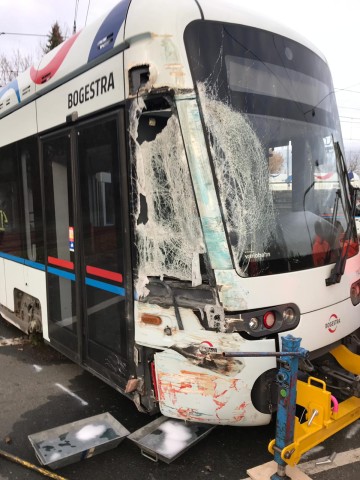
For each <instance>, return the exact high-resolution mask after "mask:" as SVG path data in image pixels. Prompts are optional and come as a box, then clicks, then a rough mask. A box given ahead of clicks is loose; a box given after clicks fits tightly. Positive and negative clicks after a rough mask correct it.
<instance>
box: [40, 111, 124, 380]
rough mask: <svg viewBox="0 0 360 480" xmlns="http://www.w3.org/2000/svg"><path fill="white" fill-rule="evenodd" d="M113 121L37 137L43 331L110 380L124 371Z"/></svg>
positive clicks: (117, 147)
mask: <svg viewBox="0 0 360 480" xmlns="http://www.w3.org/2000/svg"><path fill="white" fill-rule="evenodd" d="M120 120H121V118H120V117H109V118H102V119H101V120H100V121H97V122H92V123H86V124H83V125H79V126H76V127H73V128H69V129H66V130H64V131H63V132H61V133H57V134H55V135H51V136H47V137H44V138H43V139H42V154H43V166H44V192H45V221H46V229H45V230H46V257H47V264H46V270H47V288H48V292H47V293H48V323H49V325H48V327H49V337H50V340H51V342H52V343H53V344H54V346H55V347H57V348H58V349H59V350H60V351H62V352H63V353H64V354H66V355H68V356H69V357H70V358H72V359H73V360H75V361H77V362H78V363H80V364H83V365H84V366H88V367H90V368H91V369H92V370H93V371H95V372H96V373H98V374H99V375H100V376H102V377H103V378H104V379H105V380H108V381H109V383H112V384H115V385H121V384H123V383H124V379H125V378H128V358H127V339H128V325H127V321H126V318H128V316H127V315H126V309H127V301H126V299H127V285H126V284H125V278H126V276H125V274H124V273H125V270H124V269H125V267H126V265H125V255H124V245H125V244H126V239H125V237H124V218H125V217H124V214H123V212H122V211H121V206H122V205H124V203H125V205H126V200H125V195H124V192H122V189H121V178H122V173H121V172H120V165H121V158H120V156H121V155H120V151H121V143H122V140H121V139H119V132H121V131H122V129H121V128H119V121H120ZM122 160H123V159H122Z"/></svg>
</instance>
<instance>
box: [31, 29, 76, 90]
mask: <svg viewBox="0 0 360 480" xmlns="http://www.w3.org/2000/svg"><path fill="white" fill-rule="evenodd" d="M79 33H80V32H78V33H76V34H75V35H73V36H72V37H70V38H68V39H67V40H66V41H65V42H64V43H63V44H62V46H61V47H60V48H59V50H58V52H57V53H56V55H55V56H54V58H53V59H52V60H50V62H49V63H48V64H47V65H46V67H44V68H43V69H41V70H37V69H36V68H34V67H31V69H30V77H31V80H32V81H33V82H34V83H36V84H37V85H40V84H42V83H45V82H47V81H48V80H50V78H52V77H53V76H54V75H55V73H56V72H57V71H58V69H59V67H60V66H61V64H62V63H63V61H64V60H65V57H66V55H67V54H68V52H69V50H70V48H71V47H72V44H73V43H74V42H75V40H76V39H77V37H78V35H79Z"/></svg>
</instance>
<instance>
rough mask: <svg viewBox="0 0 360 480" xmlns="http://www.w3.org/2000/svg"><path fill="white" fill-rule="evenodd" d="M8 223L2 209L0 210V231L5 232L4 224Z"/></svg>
mask: <svg viewBox="0 0 360 480" xmlns="http://www.w3.org/2000/svg"><path fill="white" fill-rule="evenodd" d="M7 223H8V219H7V216H6V213H5V212H4V210H0V232H5V224H7Z"/></svg>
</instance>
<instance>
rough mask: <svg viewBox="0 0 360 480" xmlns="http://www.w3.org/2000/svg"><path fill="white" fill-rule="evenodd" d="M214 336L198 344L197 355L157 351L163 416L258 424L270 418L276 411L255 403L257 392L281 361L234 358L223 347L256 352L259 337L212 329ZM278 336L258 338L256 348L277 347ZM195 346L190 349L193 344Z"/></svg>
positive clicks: (198, 420)
mask: <svg viewBox="0 0 360 480" xmlns="http://www.w3.org/2000/svg"><path fill="white" fill-rule="evenodd" d="M207 338H208V339H209V340H207V341H203V342H201V343H200V344H199V345H196V346H195V345H194V346H193V352H194V353H193V356H190V355H189V356H188V357H187V358H186V357H185V356H184V352H181V353H179V352H177V351H176V350H175V349H167V350H165V351H163V352H161V353H157V354H156V355H155V371H156V375H157V376H156V383H157V391H158V400H159V406H160V410H161V412H162V414H163V415H166V416H169V417H175V418H181V419H183V420H189V421H196V422H204V423H212V424H220V425H241V426H248V425H251V426H255V425H264V424H267V423H269V421H270V418H271V415H270V413H261V412H259V411H258V410H257V409H256V408H255V407H254V405H253V402H252V399H251V391H252V387H253V385H254V382H255V380H256V378H255V377H254V370H256V372H257V373H258V374H261V373H263V372H265V371H267V370H269V369H270V368H274V367H275V365H276V361H275V359H274V358H273V359H270V360H269V359H268V358H261V357H259V358H246V359H245V358H234V359H232V360H230V361H229V359H226V361H224V360H225V359H224V358H223V357H222V355H221V352H222V351H224V350H227V351H230V350H233V351H240V350H241V351H251V349H252V348H253V347H252V345H253V342H249V341H246V340H244V339H242V338H241V337H240V336H239V335H238V334H233V335H220V334H215V332H207ZM273 348H274V341H273V340H265V341H261V342H259V343H258V342H256V349H257V350H259V351H260V352H261V351H266V350H267V349H268V350H273ZM188 351H189V349H188Z"/></svg>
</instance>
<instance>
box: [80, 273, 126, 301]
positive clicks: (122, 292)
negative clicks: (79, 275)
mask: <svg viewBox="0 0 360 480" xmlns="http://www.w3.org/2000/svg"><path fill="white" fill-rule="evenodd" d="M85 283H86V285H89V286H90V287H95V288H100V289H101V290H106V291H108V292H111V293H116V295H121V296H122V297H125V288H122V287H117V286H116V285H111V284H110V283H105V282H99V280H94V279H92V278H88V277H86V278H85Z"/></svg>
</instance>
